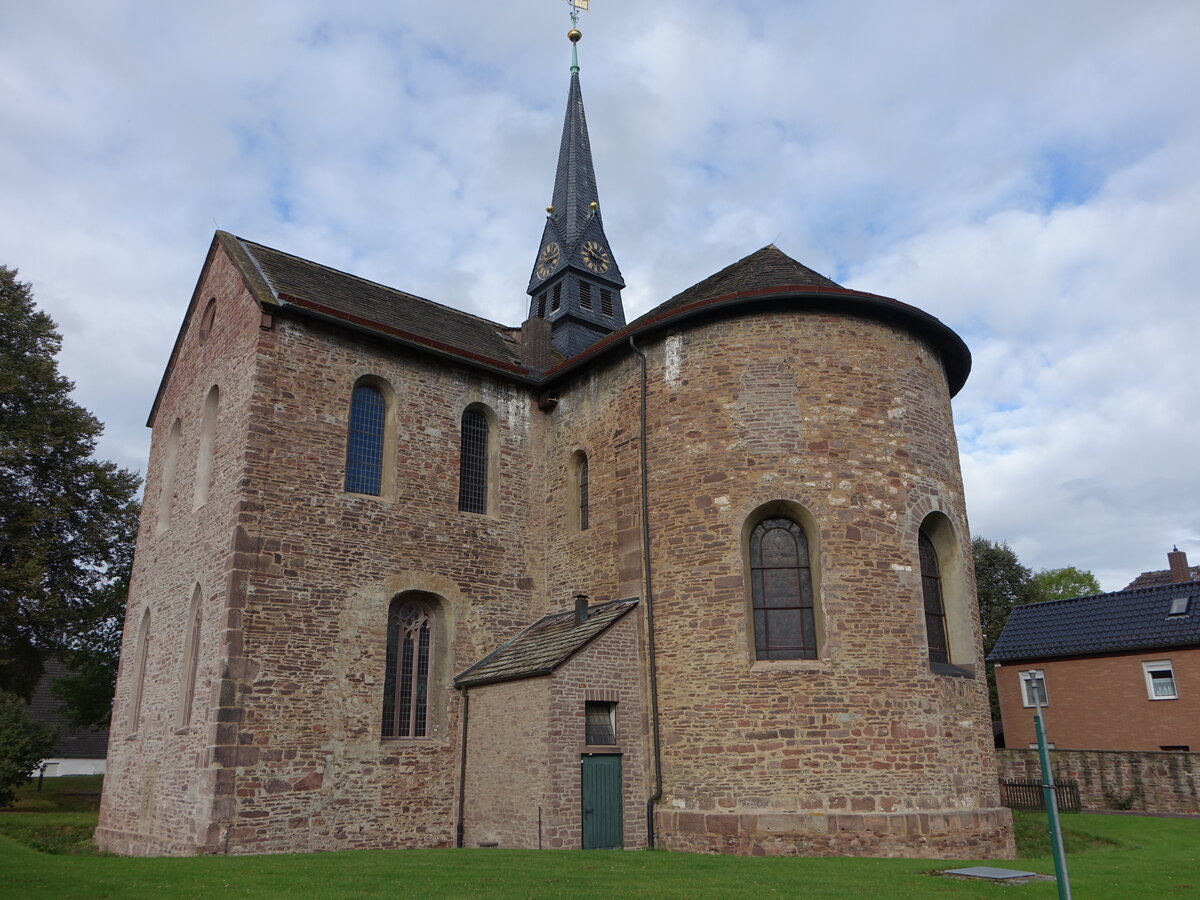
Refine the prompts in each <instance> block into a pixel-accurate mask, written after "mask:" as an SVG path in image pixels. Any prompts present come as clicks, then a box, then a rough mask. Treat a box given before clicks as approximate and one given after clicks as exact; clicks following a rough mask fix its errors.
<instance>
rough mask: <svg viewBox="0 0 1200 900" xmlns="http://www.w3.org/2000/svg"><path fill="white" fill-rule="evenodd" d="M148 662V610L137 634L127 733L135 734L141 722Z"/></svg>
mask: <svg viewBox="0 0 1200 900" xmlns="http://www.w3.org/2000/svg"><path fill="white" fill-rule="evenodd" d="M149 660H150V608H149V607H147V608H146V611H145V612H144V613H142V627H141V630H140V631H139V632H138V649H137V678H136V679H135V680H134V682H133V699H132V701H131V702H130V704H129V731H130V733H132V734H137V731H138V728H139V727H140V724H141V720H142V698H143V695H144V694H145V692H146V668H147V666H148V665H149Z"/></svg>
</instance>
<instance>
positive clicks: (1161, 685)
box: [1142, 659, 1179, 700]
mask: <svg viewBox="0 0 1200 900" xmlns="http://www.w3.org/2000/svg"><path fill="white" fill-rule="evenodd" d="M1142 672H1143V673H1144V674H1145V676H1146V694H1147V696H1149V698H1150V699H1151V700H1178V699H1179V692H1178V691H1177V690H1176V688H1175V670H1174V669H1173V668H1172V666H1171V661H1170V660H1169V659H1164V660H1158V661H1156V662H1144V663H1142Z"/></svg>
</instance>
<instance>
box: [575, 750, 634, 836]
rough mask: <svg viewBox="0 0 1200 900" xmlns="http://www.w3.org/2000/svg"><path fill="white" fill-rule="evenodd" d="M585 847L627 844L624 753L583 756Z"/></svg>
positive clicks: (581, 768) (581, 767)
mask: <svg viewBox="0 0 1200 900" xmlns="http://www.w3.org/2000/svg"><path fill="white" fill-rule="evenodd" d="M580 772H581V779H582V788H583V789H582V792H581V793H582V795H583V849H584V850H616V849H619V848H621V847H623V846H625V835H624V829H623V828H622V827H621V757H620V756H616V755H607V754H605V755H600V754H598V755H593V756H584V757H582V759H581V766H580Z"/></svg>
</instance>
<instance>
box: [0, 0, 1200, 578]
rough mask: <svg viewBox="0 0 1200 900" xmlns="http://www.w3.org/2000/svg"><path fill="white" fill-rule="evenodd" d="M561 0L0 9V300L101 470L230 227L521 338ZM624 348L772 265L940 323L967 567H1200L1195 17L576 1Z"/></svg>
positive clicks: (560, 86)
mask: <svg viewBox="0 0 1200 900" xmlns="http://www.w3.org/2000/svg"><path fill="white" fill-rule="evenodd" d="M568 12H569V10H568V8H567V5H566V3H565V2H563V0H505V2H503V3H493V4H483V3H476V4H465V3H455V4H451V3H430V2H417V0H388V2H382V0H339V2H331V0H236V2H231V0H209V2H206V3H203V4H176V3H162V2H151V0H89V2H87V3H80V2H78V0H69V2H62V0H39V2H37V3H6V4H2V5H0V264H4V265H8V266H10V267H15V268H18V269H19V270H20V272H21V278H22V280H24V281H27V282H29V283H31V284H32V286H33V289H34V293H35V296H36V299H37V301H38V303H39V305H40V306H41V308H42V309H44V310H45V311H47V312H48V313H50V315H51V316H52V317H53V318H54V319H55V321H56V322H57V323H58V325H59V328H60V330H61V332H62V335H63V351H62V354H61V356H60V366H61V369H62V371H63V372H64V374H66V375H67V376H68V377H69V378H71V379H72V380H73V381H74V382H75V384H76V390H75V398H76V400H77V401H78V402H79V403H81V404H83V405H84V406H85V407H87V408H88V409H90V410H91V411H92V412H93V413H95V414H96V415H97V416H98V417H99V418H100V420H101V421H102V422H104V423H105V428H106V430H105V433H104V436H103V437H102V439H101V440H100V443H99V446H98V455H100V456H101V457H104V458H107V459H112V460H113V461H115V462H117V463H119V464H120V465H122V466H125V467H128V468H132V469H136V470H139V471H142V470H144V467H145V461H146V457H147V455H148V452H149V438H150V432H149V429H147V428H146V427H145V422H146V417H147V414H148V412H149V409H150V404H151V402H152V401H153V398H154V394H155V391H156V390H157V387H158V384H159V380H160V378H161V375H162V371H163V368H164V366H165V364H166V361H167V357H168V355H169V353H170V350H171V346H172V343H173V341H174V339H175V335H176V333H177V332H178V330H179V326H180V323H181V321H182V317H183V314H184V312H185V310H186V308H187V304H188V301H189V299H190V297H191V293H192V291H193V289H194V287H195V283H196V279H197V277H198V275H199V272H200V268H201V265H202V264H203V262H204V257H205V254H206V252H207V250H208V246H209V243H210V241H211V239H212V233H213V231H214V230H215V229H217V228H220V229H223V230H226V231H230V232H233V233H234V234H238V235H240V236H242V237H245V238H248V239H250V240H253V241H256V242H259V243H262V244H266V245H268V246H273V247H276V248H279V249H282V250H286V251H288V252H290V253H294V254H296V255H298V256H302V257H305V258H307V259H311V260H314V261H317V262H320V263H323V264H325V265H329V266H333V267H334V268H338V269H343V270H345V271H349V272H353V273H354V274H356V275H360V276H362V277H365V278H369V279H371V280H374V281H378V282H382V283H384V284H387V285H390V286H393V287H397V288H401V289H403V290H405V291H408V292H410V293H414V294H417V295H420V296H423V297H428V298H430V299H433V300H437V301H439V302H443V303H447V304H449V305H451V306H455V307H457V308H460V309H464V310H467V311H470V312H474V313H476V314H479V315H482V316H485V317H487V318H490V319H493V320H496V321H499V322H503V323H506V324H514V325H515V324H519V323H520V322H521V320H522V319H524V318H525V315H526V310H527V304H528V298H527V297H526V295H525V294H524V288H525V285H526V284H527V282H528V279H529V273H530V270H531V268H532V265H533V261H534V258H535V255H536V251H537V244H538V239H539V238H540V237H541V231H542V225H543V222H544V216H545V212H544V209H545V206H546V204H547V203H549V202H550V193H551V188H552V185H553V174H554V164H555V157H556V155H557V150H558V137H559V133H560V131H561V128H562V118H563V111H564V107H565V102H566V92H567V87H568V79H569V72H568V66H569V62H570V50H569V44H568V43H567V41H566V38H565V33H566V30H567V29H568V28H569V27H570V22H569V20H568ZM580 19H581V21H580V28H581V30H582V31H583V34H584V37H583V41H582V42H581V44H580V45H579V52H580V63H581V66H582V72H581V78H582V84H583V94H584V101H585V105H586V108H587V116H588V126H589V130H590V133H591V140H592V151H593V156H594V159H595V166H596V174H597V180H598V182H599V187H600V198H601V203H602V205H603V207H602V208H603V211H604V222H605V230H606V232H607V235H608V238H609V241H610V243H611V245H612V248H613V252H614V255H615V256H616V258H617V260H618V262H619V264H620V266H621V270H622V272H623V274H624V275H625V279H626V281H627V282H628V285H629V286H628V288H627V289H626V291H625V292H624V301H625V306H626V312H627V314H628V315H629V317H630V318H633V317H634V316H636V315H638V314H640V313H642V312H644V311H646V310H647V309H650V308H651V307H653V306H655V305H657V304H658V303H660V302H662V301H663V300H666V299H667V298H668V297H670V296H672V295H673V294H675V293H677V292H679V291H680V290H682V289H684V288H686V287H688V286H690V285H691V284H693V283H695V282H696V281H699V280H700V279H701V278H703V277H705V276H707V275H709V274H711V273H712V272H715V271H716V270H718V269H720V268H722V267H724V266H725V265H728V264H729V263H731V262H734V261H735V260H737V259H740V258H741V257H743V256H745V255H747V254H749V253H751V252H753V251H754V250H756V249H758V248H760V247H762V246H764V245H765V244H768V243H775V244H777V245H778V246H779V247H780V248H781V249H782V250H784V251H785V252H786V253H788V254H789V255H791V256H793V257H794V258H796V259H798V260H800V261H801V262H803V263H805V264H806V265H808V266H809V267H811V268H813V269H816V270H817V271H818V272H821V273H822V274H825V275H827V276H829V277H831V278H833V279H834V280H836V281H838V282H839V283H840V284H843V285H845V286H847V287H851V288H855V289H859V290H865V291H870V292H872V293H877V294H884V295H886V296H890V297H895V298H898V299H901V300H903V301H905V302H907V303H911V304H913V305H916V306H918V307H920V308H922V309H924V310H926V311H927V312H930V313H932V314H933V315H935V316H937V317H938V318H940V319H941V320H942V321H943V322H945V323H946V324H948V325H949V326H950V327H951V328H953V329H954V330H956V331H957V332H958V333H959V334H960V335H961V336H962V337H963V338H964V340H966V342H967V344H968V345H969V346H970V348H971V350H972V353H973V356H974V369H973V371H972V374H971V377H970V379H969V380H968V382H967V385H966V387H965V388H964V389H963V390H962V392H961V393H960V394H959V395H958V396H957V397H956V398H955V403H954V412H955V421H956V427H957V430H958V439H959V445H960V451H961V454H962V464H963V476H964V480H965V483H966V491H967V504H968V512H969V516H970V521H971V528H972V532H973V533H974V534H977V535H982V536H984V537H987V538H990V539H992V540H997V541H1001V540H1003V541H1007V542H1008V543H1009V544H1010V545H1011V546H1012V547H1013V549H1014V550H1016V552H1017V553H1018V555H1019V556H1020V558H1021V560H1022V562H1024V563H1025V564H1026V565H1028V566H1031V567H1032V568H1034V569H1040V568H1053V567H1059V566H1067V565H1074V566H1078V567H1079V568H1083V569H1089V570H1091V571H1092V572H1093V573H1095V574H1096V576H1097V577H1098V578H1099V580H1100V583H1101V585H1102V586H1103V588H1104V589H1105V590H1118V589H1120V588H1122V587H1124V586H1125V584H1126V583H1128V582H1129V581H1130V580H1131V579H1132V578H1133V576H1134V575H1136V574H1137V573H1138V572H1140V571H1143V570H1147V569H1161V568H1166V564H1167V563H1166V553H1167V551H1168V550H1170V549H1171V547H1172V545H1178V546H1179V548H1180V549H1181V550H1185V551H1187V552H1188V553H1189V555H1190V559H1191V562H1192V563H1193V564H1200V478H1198V477H1197V475H1198V472H1197V469H1198V466H1197V460H1198V456H1200V455H1198V448H1200V391H1198V390H1197V380H1198V379H1197V374H1196V373H1197V369H1198V364H1200V354H1198V353H1197V351H1196V341H1197V336H1198V334H1200V313H1198V312H1197V309H1198V305H1197V297H1196V291H1197V285H1200V219H1198V210H1200V102H1198V94H1200V53H1197V52H1196V46H1197V44H1200V3H1197V2H1196V0H1143V2H1136V3H1135V2H1129V0H1054V2H1050V3H1047V2H1043V0H1037V2H1034V0H971V2H965V3H950V2H946V0H838V2H834V0H741V2H733V0H690V2H687V3H684V2H681V0H660V2H657V3H645V2H629V0H593V2H592V3H591V10H590V11H588V12H586V13H581V16H580Z"/></svg>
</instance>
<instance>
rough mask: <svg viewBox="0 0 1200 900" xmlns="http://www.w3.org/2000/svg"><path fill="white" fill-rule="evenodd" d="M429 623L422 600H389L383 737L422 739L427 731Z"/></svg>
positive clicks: (430, 614)
mask: <svg viewBox="0 0 1200 900" xmlns="http://www.w3.org/2000/svg"><path fill="white" fill-rule="evenodd" d="M433 626H434V618H433V611H432V610H431V609H430V608H429V606H428V605H427V604H426V603H424V602H422V601H420V600H405V599H402V598H400V597H397V598H396V599H395V600H393V601H392V606H391V609H390V610H389V611H388V628H387V657H386V663H385V665H386V670H387V671H386V673H385V676H384V682H383V723H382V731H383V736H384V737H385V738H389V737H395V738H422V737H427V736H428V734H429V693H430V685H429V679H430V672H431V671H432V660H433V640H434V627H433Z"/></svg>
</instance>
